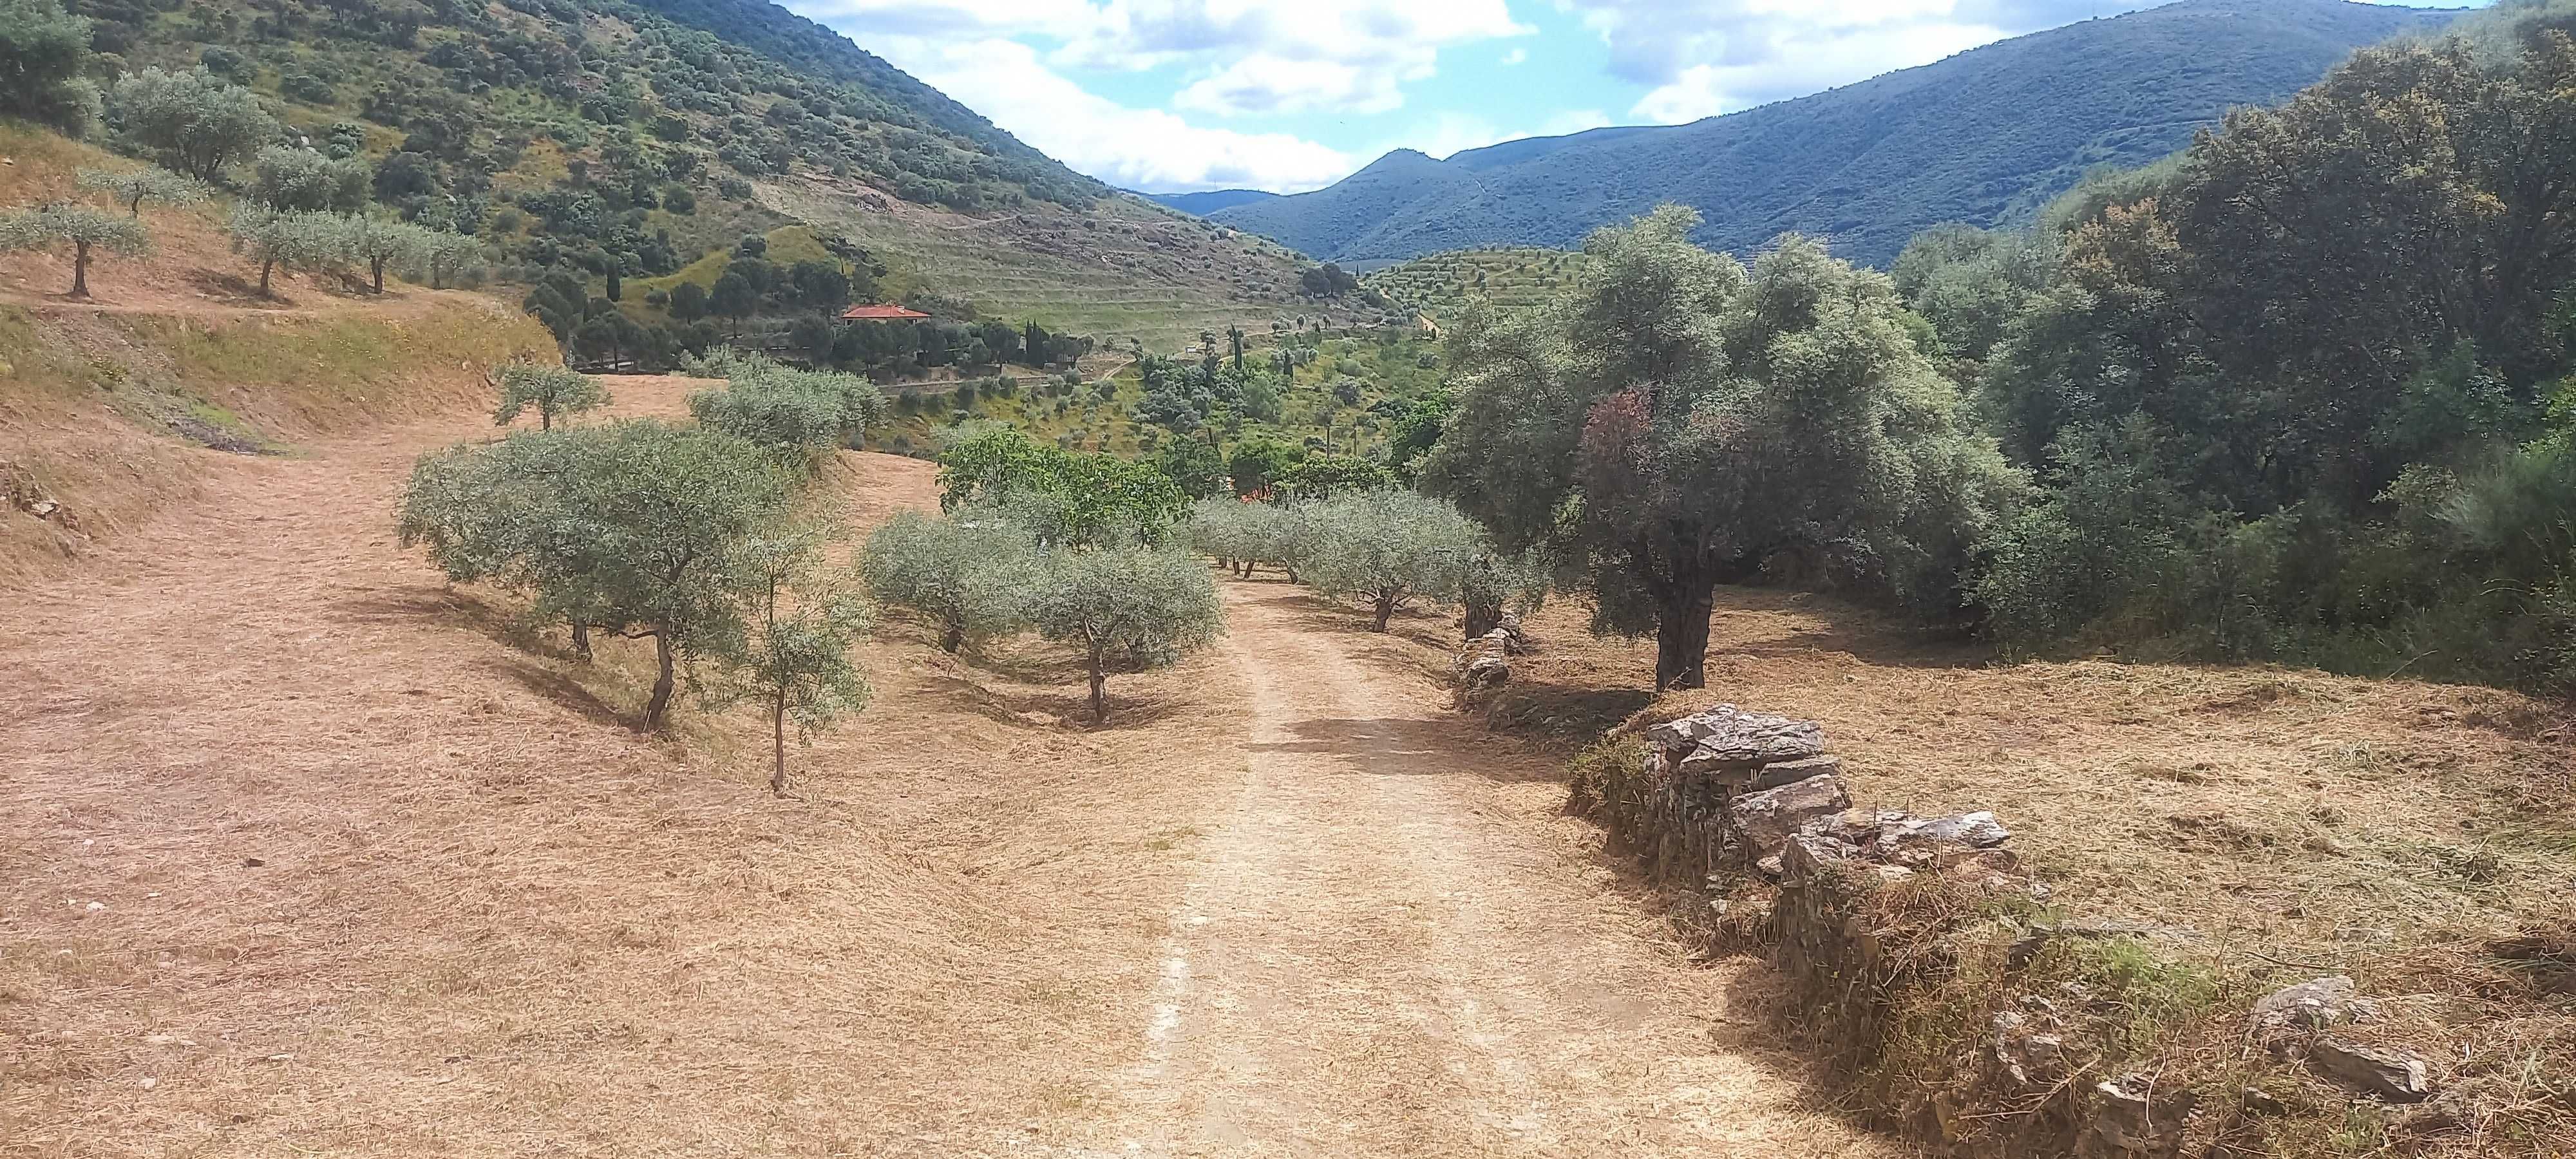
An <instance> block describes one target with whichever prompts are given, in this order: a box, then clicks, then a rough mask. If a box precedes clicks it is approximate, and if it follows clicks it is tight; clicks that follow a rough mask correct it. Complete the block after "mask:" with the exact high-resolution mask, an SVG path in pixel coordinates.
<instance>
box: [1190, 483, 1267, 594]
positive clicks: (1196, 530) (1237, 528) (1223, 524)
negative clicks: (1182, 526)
mask: <svg viewBox="0 0 2576 1159" xmlns="http://www.w3.org/2000/svg"><path fill="white" fill-rule="evenodd" d="M1252 506H1253V505H1252V504H1249V503H1246V502H1244V501H1243V500H1241V499H1238V498H1236V497H1235V496H1233V495H1232V494H1224V495H1209V496H1207V497H1205V498H1202V499H1200V500H1199V501H1197V502H1195V503H1192V504H1190V545H1191V546H1193V547H1196V548H1198V549H1199V551H1200V552H1202V553H1204V554H1207V555H1211V556H1214V557H1216V561H1217V563H1219V564H1221V565H1223V566H1224V568H1225V569H1226V570H1227V571H1228V572H1231V573H1233V574H1235V575H1250V574H1252V560H1253V557H1254V554H1255V541H1254V538H1253V528H1252V521H1253V519H1254V518H1255V516H1254V514H1253V512H1252V510H1251V508H1252Z"/></svg>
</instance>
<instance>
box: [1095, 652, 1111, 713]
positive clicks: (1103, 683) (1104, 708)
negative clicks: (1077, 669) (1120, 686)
mask: <svg viewBox="0 0 2576 1159" xmlns="http://www.w3.org/2000/svg"><path fill="white" fill-rule="evenodd" d="M1108 719H1109V678H1108V674H1107V673H1106V672H1105V671H1103V670H1102V667H1101V655H1100V645H1098V644H1094V645H1092V646H1091V723H1093V724H1099V723H1101V722H1103V721H1105V720H1108Z"/></svg>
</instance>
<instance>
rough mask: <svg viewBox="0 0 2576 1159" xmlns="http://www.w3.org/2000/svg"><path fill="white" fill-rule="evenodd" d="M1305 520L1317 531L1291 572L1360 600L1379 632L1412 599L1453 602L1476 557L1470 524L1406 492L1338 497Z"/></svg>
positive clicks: (1480, 546) (1452, 510) (1476, 531)
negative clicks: (1366, 607) (1367, 608)
mask: <svg viewBox="0 0 2576 1159" xmlns="http://www.w3.org/2000/svg"><path fill="white" fill-rule="evenodd" d="M1309 518H1310V519H1312V520H1313V522H1314V525H1315V526H1316V527H1317V528H1318V530H1317V532H1316V534H1315V535H1314V537H1313V540H1312V542H1311V543H1310V544H1309V545H1308V546H1307V547H1306V548H1305V550H1304V555H1303V558H1301V559H1300V560H1299V561H1298V567H1297V571H1298V573H1299V574H1300V575H1301V576H1302V577H1303V578H1304V580H1305V582H1306V583H1307V584H1309V585H1310V586H1312V587H1313V588H1314V589H1315V590H1316V591H1318V592H1321V593H1323V594H1324V595H1328V596H1354V597H1357V598H1358V599H1360V600H1361V601H1363V602H1365V603H1366V604H1367V605H1368V607H1369V614H1370V620H1371V627H1372V628H1373V630H1375V631H1380V632H1383V631H1385V630H1386V627H1387V622H1388V621H1389V620H1391V619H1393V618H1394V616H1395V613H1397V612H1399V611H1402V610H1404V609H1405V608H1408V607H1411V606H1412V605H1413V604H1414V603H1415V602H1416V601H1429V602H1432V603H1448V602H1450V601H1451V600H1453V599H1455V598H1456V597H1457V595H1458V591H1459V585H1460V582H1461V579H1462V577H1463V576H1464V575H1465V573H1466V570H1467V564H1468V562H1469V561H1470V560H1472V559H1474V558H1475V557H1476V556H1478V555H1480V554H1482V553H1483V552H1484V541H1485V536H1484V531H1483V530H1482V529H1481V528H1479V527H1477V526H1476V524H1475V522H1474V521H1473V520H1470V519H1468V518H1467V517H1466V516H1465V515H1462V514H1460V513H1459V512H1458V509H1457V508H1456V507H1453V506H1451V505H1449V504H1448V503H1446V502H1443V501H1441V500H1438V499H1433V498H1430V497H1428V496H1424V495H1419V494H1416V493H1414V492H1411V491H1398V490H1394V489H1386V490H1378V491H1360V492H1355V493H1352V494H1348V495H1343V496H1340V497H1337V498H1334V499H1328V500H1325V501H1323V502H1321V503H1319V504H1317V505H1316V506H1315V508H1314V510H1313V511H1312V512H1310V513H1309Z"/></svg>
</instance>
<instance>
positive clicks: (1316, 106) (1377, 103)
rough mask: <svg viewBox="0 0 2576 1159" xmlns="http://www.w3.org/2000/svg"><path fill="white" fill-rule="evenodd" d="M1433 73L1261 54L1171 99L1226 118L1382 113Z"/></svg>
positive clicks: (1399, 103) (1423, 68) (1400, 102)
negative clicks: (1406, 84) (1412, 83)
mask: <svg viewBox="0 0 2576 1159" xmlns="http://www.w3.org/2000/svg"><path fill="white" fill-rule="evenodd" d="M1429 67H1430V66H1429V65H1428V64H1424V65H1422V66H1419V68H1418V69H1417V70H1416V71H1415V72H1412V73H1399V72H1392V71H1388V70H1386V69H1382V68H1362V67H1360V66H1358V65H1353V64H1348V63H1344V62H1342V61H1337V60H1324V61H1308V60H1289V59H1286V58H1284V57H1279V56H1273V55H1271V54H1269V53H1266V52H1257V53H1254V54H1252V55H1250V56H1247V57H1244V58H1243V59H1241V60H1238V61H1235V62H1234V63H1233V64H1230V65H1227V66H1226V67H1225V68H1224V69H1223V70H1222V71H1219V72H1217V73H1216V74H1214V75H1212V76H1207V77H1203V78H1201V79H1199V80H1197V81H1194V82H1192V83H1190V84H1189V85H1188V86H1186V87H1184V88H1182V89H1181V91H1180V92H1178V93H1175V94H1173V96H1172V104H1173V105H1174V106H1175V107H1178V108H1183V109H1195V110H1197V111H1199V112H1205V113H1215V114H1217V115H1219V116H1227V117H1231V116H1241V115H1244V114H1247V113H1303V112H1309V111H1315V110H1325V111H1331V112H1340V113H1383V112H1388V111H1391V110H1393V109H1396V108H1399V107H1401V106H1402V105H1403V104H1404V93H1403V91H1402V90H1401V89H1399V88H1398V87H1397V85H1398V83H1399V82H1400V81H1404V80H1409V79H1416V78H1418V77H1419V76H1420V75H1421V74H1422V73H1423V72H1426V71H1427V70H1428V69H1429Z"/></svg>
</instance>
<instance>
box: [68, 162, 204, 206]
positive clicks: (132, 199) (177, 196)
mask: <svg viewBox="0 0 2576 1159" xmlns="http://www.w3.org/2000/svg"><path fill="white" fill-rule="evenodd" d="M77 179H78V181H79V183H80V187H81V188H83V189H87V190H90V191H92V192H96V193H104V194H107V195H108V196H110V197H113V198H115V199H116V203H117V204H118V205H122V206H124V207H125V212H126V213H127V214H129V215H131V216H134V217H141V216H143V203H144V201H145V200H146V199H149V200H152V201H158V202H161V203H163V204H165V205H195V204H197V203H198V202H201V201H204V200H205V199H206V198H207V197H208V196H210V194H209V192H208V191H207V189H206V186H205V183H204V182H201V181H197V180H195V179H193V178H190V177H187V176H185V175H182V174H178V173H173V172H171V171H169V170H167V169H164V168H162V167H160V166H158V165H146V166H144V167H143V168H141V169H83V170H81V171H80V173H79V176H78V178H77Z"/></svg>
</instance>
